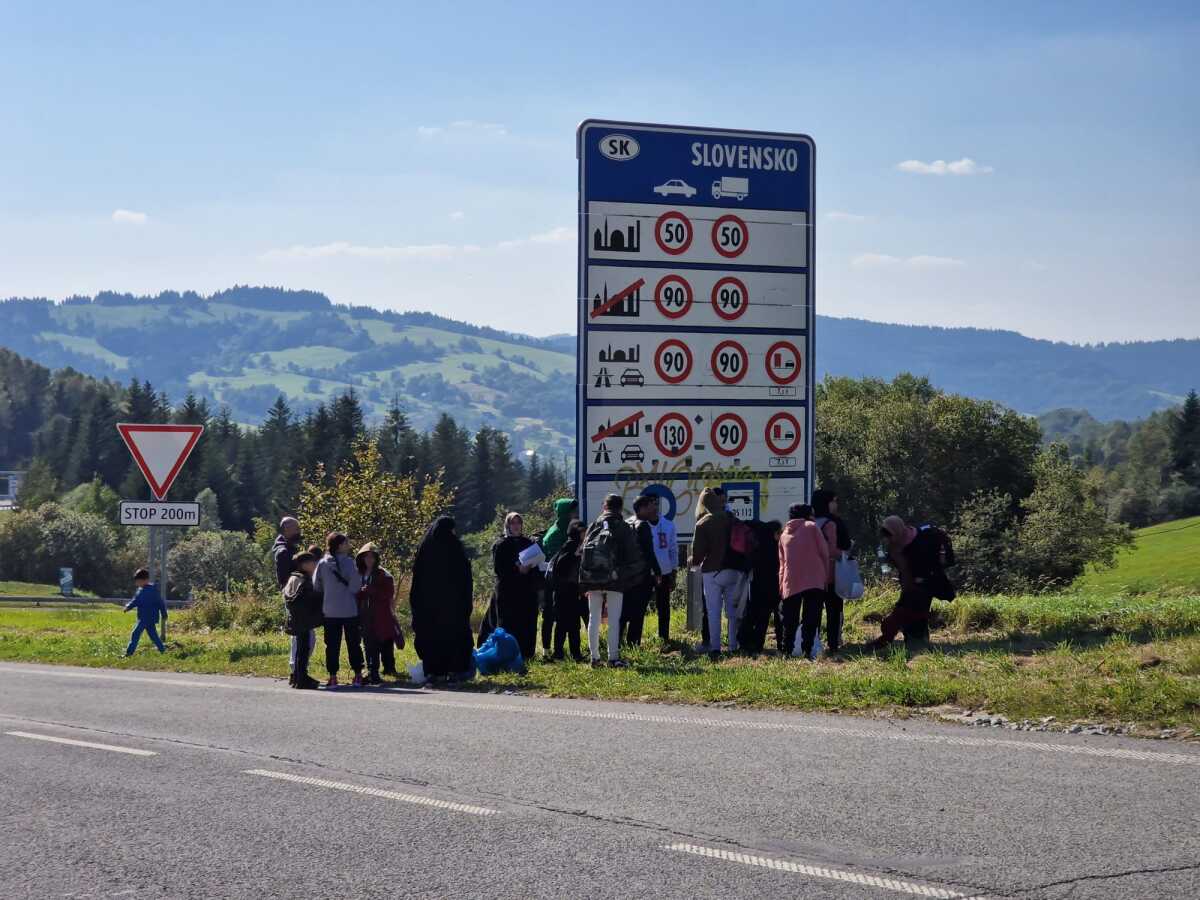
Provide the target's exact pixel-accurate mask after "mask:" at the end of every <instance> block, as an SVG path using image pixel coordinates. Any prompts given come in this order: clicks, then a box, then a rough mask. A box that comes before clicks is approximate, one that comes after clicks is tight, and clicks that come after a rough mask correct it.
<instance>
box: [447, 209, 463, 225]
mask: <svg viewBox="0 0 1200 900" xmlns="http://www.w3.org/2000/svg"><path fill="white" fill-rule="evenodd" d="M466 217H467V214H466V213H465V212H463V211H462V210H461V209H456V210H454V212H452V213H450V221H451V222H461V221H462V220H463V219H465V218H466Z"/></svg>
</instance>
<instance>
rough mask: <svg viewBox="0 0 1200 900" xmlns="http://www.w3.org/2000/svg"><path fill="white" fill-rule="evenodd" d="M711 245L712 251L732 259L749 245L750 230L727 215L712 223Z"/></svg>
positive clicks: (738, 220)
mask: <svg viewBox="0 0 1200 900" xmlns="http://www.w3.org/2000/svg"><path fill="white" fill-rule="evenodd" d="M660 221H661V220H660ZM712 243H713V249H714V250H716V251H717V252H718V253H720V254H721V255H722V256H724V257H725V258H726V259H733V258H734V257H735V256H741V255H742V254H743V253H745V252H746V248H747V247H748V246H749V245H750V229H749V228H747V227H746V223H745V222H743V221H742V220H741V219H740V218H738V217H737V216H735V215H733V214H732V213H729V214H728V215H724V216H721V218H719V219H717V221H715V222H713V227H712Z"/></svg>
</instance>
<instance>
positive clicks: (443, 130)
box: [417, 119, 508, 140]
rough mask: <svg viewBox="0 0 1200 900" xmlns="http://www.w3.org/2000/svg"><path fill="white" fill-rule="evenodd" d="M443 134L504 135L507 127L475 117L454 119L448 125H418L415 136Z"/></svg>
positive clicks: (428, 136) (426, 137)
mask: <svg viewBox="0 0 1200 900" xmlns="http://www.w3.org/2000/svg"><path fill="white" fill-rule="evenodd" d="M444 134H471V135H477V136H485V137H504V136H505V135H507V134H508V129H507V128H506V127H505V126H503V125H501V124H500V123H499V122H480V121H478V120H477V119H455V120H454V121H453V122H451V123H450V124H449V125H418V126H417V136H418V137H422V138H425V139H427V140H428V139H429V138H434V137H438V136H439V135H444Z"/></svg>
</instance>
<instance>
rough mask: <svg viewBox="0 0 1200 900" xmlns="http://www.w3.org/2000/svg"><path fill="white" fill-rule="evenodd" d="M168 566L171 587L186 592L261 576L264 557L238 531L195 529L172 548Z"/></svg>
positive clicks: (182, 592)
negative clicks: (195, 530)
mask: <svg viewBox="0 0 1200 900" xmlns="http://www.w3.org/2000/svg"><path fill="white" fill-rule="evenodd" d="M167 568H168V572H169V573H170V578H171V585H172V587H173V589H174V590H175V591H178V592H179V593H181V594H184V595H185V596H186V595H188V594H193V593H195V592H197V591H201V590H204V589H210V590H224V589H228V588H229V587H230V586H231V585H233V584H234V583H235V582H245V581H251V580H253V579H254V578H256V577H261V575H262V570H263V560H262V553H261V552H260V551H259V549H258V547H257V546H256V545H255V544H254V542H253V541H252V540H250V538H249V537H248V536H247V535H246V534H244V533H242V532H240V531H197V532H196V533H194V534H190V535H188V536H187V537H186V538H184V539H183V540H182V541H180V542H179V543H178V544H176V545H175V546H174V547H172V548H171V552H170V555H169V557H168V560H167Z"/></svg>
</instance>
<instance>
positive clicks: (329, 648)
mask: <svg viewBox="0 0 1200 900" xmlns="http://www.w3.org/2000/svg"><path fill="white" fill-rule="evenodd" d="M343 635H345V637H346V655H347V656H349V657H350V668H351V669H353V670H354V674H356V675H361V674H362V670H363V650H362V626H361V625H360V624H359V621H358V617H357V616H354V617H353V618H349V619H326V620H325V671H327V672H328V673H329V674H330V675H336V674H337V673H338V665H339V657H340V656H341V655H342V636H343Z"/></svg>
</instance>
